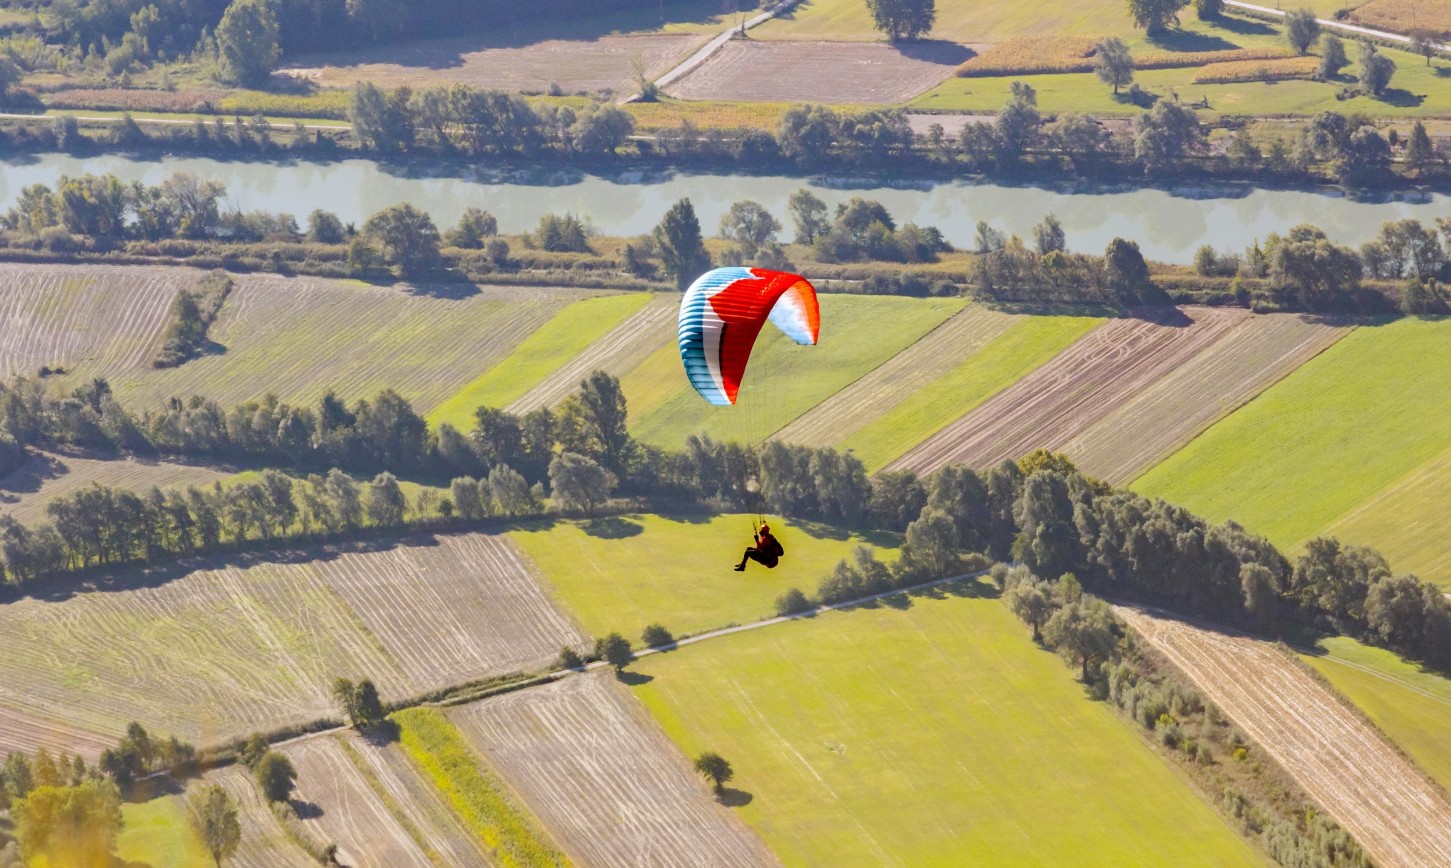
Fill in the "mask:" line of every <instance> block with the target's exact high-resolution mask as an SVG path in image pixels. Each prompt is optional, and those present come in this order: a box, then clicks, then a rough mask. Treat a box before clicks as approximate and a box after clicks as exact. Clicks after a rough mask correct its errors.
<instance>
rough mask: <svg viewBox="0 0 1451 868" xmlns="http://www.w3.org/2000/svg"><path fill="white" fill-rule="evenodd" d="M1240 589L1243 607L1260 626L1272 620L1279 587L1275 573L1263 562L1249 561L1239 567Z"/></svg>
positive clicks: (1277, 600)
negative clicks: (1242, 595) (1242, 596)
mask: <svg viewBox="0 0 1451 868" xmlns="http://www.w3.org/2000/svg"><path fill="white" fill-rule="evenodd" d="M1239 583H1240V591H1241V592H1242V593H1243V594H1244V608H1245V611H1246V612H1249V613H1250V615H1252V616H1253V617H1254V619H1255V622H1256V623H1257V624H1258V625H1259V626H1260V627H1268V626H1269V625H1270V624H1272V623H1273V622H1274V618H1275V614H1276V611H1277V604H1278V603H1279V598H1280V589H1279V585H1278V582H1277V581H1276V578H1275V574H1274V572H1272V571H1271V570H1270V568H1269V567H1266V566H1264V565H1263V564H1255V563H1249V564H1245V565H1243V566H1241V567H1240V569H1239Z"/></svg>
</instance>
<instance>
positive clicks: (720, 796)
mask: <svg viewBox="0 0 1451 868" xmlns="http://www.w3.org/2000/svg"><path fill="white" fill-rule="evenodd" d="M755 798H756V797H755V796H753V795H751V794H750V793H748V792H746V791H745V790H738V789H736V788H735V787H721V788H720V790H718V791H717V792H716V794H715V800H716V801H717V802H720V803H721V804H722V805H725V806H726V807H727V808H743V807H745V806H746V805H749V804H750V803H751V802H753V801H755Z"/></svg>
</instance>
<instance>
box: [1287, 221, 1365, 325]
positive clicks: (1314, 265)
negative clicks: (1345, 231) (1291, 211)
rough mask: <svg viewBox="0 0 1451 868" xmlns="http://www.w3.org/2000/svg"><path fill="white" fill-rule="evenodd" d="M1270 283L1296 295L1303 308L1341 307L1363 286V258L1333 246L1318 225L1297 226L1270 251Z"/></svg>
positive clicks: (1335, 245)
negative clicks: (1361, 281) (1361, 284)
mask: <svg viewBox="0 0 1451 868" xmlns="http://www.w3.org/2000/svg"><path fill="white" fill-rule="evenodd" d="M1269 259H1270V275H1269V276H1270V283H1271V285H1272V286H1274V287H1275V289H1276V290H1277V291H1279V292H1284V293H1293V295H1294V296H1295V298H1296V299H1297V300H1298V301H1299V303H1300V305H1301V307H1304V308H1306V309H1308V310H1324V309H1326V308H1331V307H1335V306H1338V304H1339V303H1341V302H1343V301H1344V300H1345V299H1346V298H1348V297H1349V295H1350V294H1351V293H1352V292H1353V291H1354V290H1355V289H1357V288H1358V287H1359V286H1360V278H1361V263H1360V257H1359V256H1356V254H1355V251H1353V250H1351V249H1350V248H1348V247H1342V246H1340V245H1337V244H1334V243H1332V242H1331V241H1330V239H1329V238H1328V237H1326V235H1325V233H1324V232H1323V231H1321V230H1320V229H1319V227H1316V226H1310V225H1308V224H1301V225H1299V226H1295V227H1293V228H1292V229H1290V231H1289V232H1288V233H1286V235H1285V237H1284V238H1282V239H1280V240H1279V241H1278V243H1276V244H1275V245H1274V246H1273V247H1272V248H1271V250H1270V251H1269Z"/></svg>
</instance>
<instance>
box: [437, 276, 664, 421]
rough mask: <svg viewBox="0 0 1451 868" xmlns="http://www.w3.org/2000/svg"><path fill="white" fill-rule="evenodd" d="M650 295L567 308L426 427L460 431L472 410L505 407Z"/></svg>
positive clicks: (441, 409)
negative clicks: (443, 425)
mask: <svg viewBox="0 0 1451 868" xmlns="http://www.w3.org/2000/svg"><path fill="white" fill-rule="evenodd" d="M652 297H653V296H651V295H650V294H649V293H646V292H630V293H622V294H619V295H606V296H601V297H599V298H591V299H586V300H584V301H578V302H575V303H574V304H571V305H570V306H569V307H566V308H564V309H563V310H561V311H559V313H557V314H555V315H554V316H553V317H552V318H551V319H550V320H549V321H548V322H546V323H545V324H544V325H542V326H540V327H539V328H538V329H537V330H535V332H534V333H533V334H531V335H529V336H528V337H527V338H525V339H524V340H522V341H520V343H519V345H518V346H517V347H515V348H514V351H513V352H512V353H510V354H509V355H508V356H507V357H506V358H505V359H504V360H503V361H501V362H499V363H498V364H497V365H495V366H493V367H492V368H490V369H489V370H487V371H485V372H484V373H483V374H482V375H480V376H479V377H478V379H476V380H474V381H473V382H472V383H469V384H468V385H467V386H465V387H464V388H463V389H462V390H461V391H459V392H457V393H456V394H454V395H453V396H452V397H450V398H449V399H448V400H446V401H444V402H443V403H442V404H439V405H438V406H437V407H436V408H434V410H433V412H432V413H429V414H428V424H429V425H431V426H432V427H434V428H437V427H438V426H439V425H442V424H444V423H448V424H450V425H452V426H454V427H455V428H457V429H458V430H460V431H469V430H472V429H473V427H474V411H475V410H476V409H478V408H479V407H498V408H502V407H504V406H506V405H508V404H509V403H510V402H511V401H514V400H515V399H516V398H518V397H520V396H521V395H523V394H524V393H526V392H528V391H529V390H530V389H531V388H533V387H534V386H536V385H538V383H539V382H540V381H541V380H543V379H544V378H545V377H547V376H549V374H550V373H551V372H553V371H554V370H555V369H556V368H558V367H560V366H561V365H564V364H566V363H568V362H569V360H570V359H572V358H574V357H575V356H576V355H578V354H579V353H581V352H583V351H584V350H585V348H586V347H588V346H589V345H590V344H591V343H593V342H594V341H596V340H598V339H599V338H601V337H603V336H604V335H606V334H608V333H609V331H610V330H611V329H613V328H614V327H615V326H617V325H619V324H620V323H621V322H623V321H624V320H625V319H627V318H628V317H629V316H630V315H631V314H633V313H637V312H638V311H639V310H640V308H642V307H644V306H645V305H646V304H648V303H649V302H650V299H651V298H652Z"/></svg>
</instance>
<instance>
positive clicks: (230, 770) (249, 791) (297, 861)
mask: <svg viewBox="0 0 1451 868" xmlns="http://www.w3.org/2000/svg"><path fill="white" fill-rule="evenodd" d="M202 782H204V783H207V784H218V785H220V786H221V787H222V789H224V790H226V791H227V793H228V795H230V796H231V797H232V800H233V801H234V802H236V803H237V821H238V823H239V824H240V825H241V827H242V841H241V843H240V844H238V846H237V851H236V852H235V853H233V854H232V855H231V856H230V857H229V858H228V859H227V864H228V865H229V866H233V868H309V866H311V868H316V865H317V861H316V860H315V859H313V858H312V857H310V856H308V855H307V853H305V852H303V850H302V848H301V847H298V846H297V845H296V844H294V843H292V841H291V840H290V839H288V837H287V835H286V833H285V832H283V831H282V826H281V824H280V823H279V822H278V820H277V817H276V816H275V815H274V814H273V813H272V809H271V808H270V807H268V805H267V803H266V802H265V801H263V799H262V793H261V791H260V790H259V789H258V788H257V784H256V783H255V782H254V781H253V780H252V775H251V773H250V772H249V771H248V770H247V769H246V768H244V767H242V766H240V765H230V766H226V767H223V768H220V769H215V770H213V771H209V772H207V773H206V775H205V776H204V777H203V778H202ZM194 787H195V784H194V785H193V788H194ZM188 789H189V790H190V789H192V788H188Z"/></svg>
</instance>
